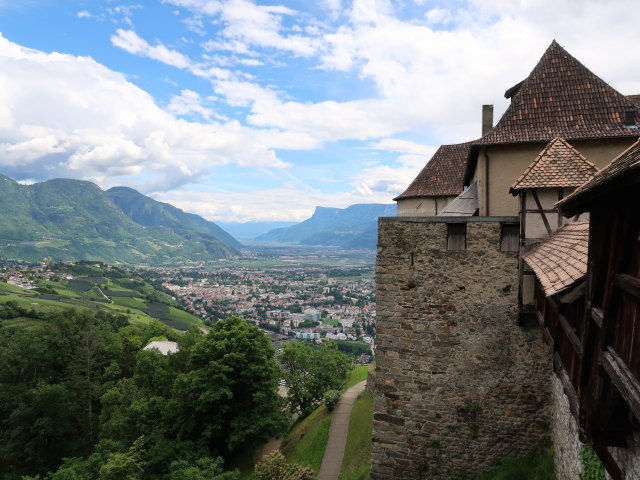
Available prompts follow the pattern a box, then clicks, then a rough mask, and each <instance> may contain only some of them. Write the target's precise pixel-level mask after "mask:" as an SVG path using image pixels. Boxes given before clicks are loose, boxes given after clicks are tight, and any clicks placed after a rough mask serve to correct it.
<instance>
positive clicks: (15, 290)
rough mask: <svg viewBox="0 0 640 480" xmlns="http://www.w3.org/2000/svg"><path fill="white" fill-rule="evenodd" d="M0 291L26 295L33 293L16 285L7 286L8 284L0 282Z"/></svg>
mask: <svg viewBox="0 0 640 480" xmlns="http://www.w3.org/2000/svg"><path fill="white" fill-rule="evenodd" d="M0 290H1V291H3V292H10V293H26V294H31V293H33V291H32V290H27V289H25V288H22V287H17V286H16V285H9V284H8V283H4V282H0Z"/></svg>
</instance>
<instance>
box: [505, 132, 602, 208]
mask: <svg viewBox="0 0 640 480" xmlns="http://www.w3.org/2000/svg"><path fill="white" fill-rule="evenodd" d="M597 172H598V167H596V166H595V165H594V164H593V163H591V162H590V161H588V160H587V159H586V158H584V157H583V156H582V155H581V154H580V152H578V151H577V150H576V149H575V148H573V147H572V146H571V145H569V144H568V143H567V142H566V141H565V140H563V139H562V138H556V139H554V140H552V141H551V142H549V144H548V145H547V146H546V147H545V148H544V150H542V152H540V154H539V155H538V156H537V158H536V159H535V160H534V161H533V163H532V164H531V165H529V167H527V169H526V170H525V171H524V173H523V174H522V175H520V177H519V178H518V179H517V180H516V181H515V182H514V183H513V185H511V188H510V189H509V193H511V194H512V195H517V194H518V192H519V191H520V190H524V189H525V188H554V187H579V186H580V185H582V184H583V183H584V182H586V181H588V180H591V179H592V178H593V176H594V175H595V174H596V173H597Z"/></svg>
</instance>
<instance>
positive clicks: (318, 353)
mask: <svg viewBox="0 0 640 480" xmlns="http://www.w3.org/2000/svg"><path fill="white" fill-rule="evenodd" d="M279 359H280V364H281V365H282V368H283V370H284V379H285V382H286V384H287V388H288V390H289V392H288V395H287V401H288V404H289V407H290V409H291V410H293V411H295V410H300V412H301V413H302V415H303V416H306V415H308V414H309V413H310V412H311V411H312V410H313V409H314V408H315V407H316V406H317V405H318V404H319V403H320V402H322V401H323V396H324V393H325V392H326V391H327V390H340V388H341V387H342V385H344V383H345V381H346V380H347V375H348V373H349V371H350V370H351V368H352V361H351V359H350V358H349V357H348V356H347V355H344V354H342V353H340V352H339V351H338V349H337V348H336V345H335V344H334V343H333V342H323V343H322V345H321V346H320V347H319V348H316V347H312V346H310V345H307V344H305V343H302V342H293V343H289V344H287V345H285V346H284V347H283V352H282V355H280V357H279Z"/></svg>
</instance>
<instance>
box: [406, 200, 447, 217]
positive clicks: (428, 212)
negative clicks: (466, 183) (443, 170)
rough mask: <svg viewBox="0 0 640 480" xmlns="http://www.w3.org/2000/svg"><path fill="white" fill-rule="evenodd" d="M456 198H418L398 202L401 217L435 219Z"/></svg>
mask: <svg viewBox="0 0 640 480" xmlns="http://www.w3.org/2000/svg"><path fill="white" fill-rule="evenodd" d="M454 198H456V197H418V198H406V199H401V200H398V216H399V217H435V216H437V215H439V214H440V212H442V210H444V207H446V206H447V205H448V204H449V203H450V202H451V200H453V199H454Z"/></svg>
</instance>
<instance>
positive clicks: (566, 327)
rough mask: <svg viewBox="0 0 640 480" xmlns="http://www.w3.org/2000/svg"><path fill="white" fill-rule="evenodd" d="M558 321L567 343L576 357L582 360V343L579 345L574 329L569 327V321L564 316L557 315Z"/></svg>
mask: <svg viewBox="0 0 640 480" xmlns="http://www.w3.org/2000/svg"><path fill="white" fill-rule="evenodd" d="M558 320H559V321H560V325H561V326H562V330H564V333H565V335H566V336H567V338H568V339H569V343H571V346H572V347H573V349H574V350H575V352H576V353H577V354H578V357H580V359H582V343H580V339H579V338H578V335H576V331H575V329H574V328H573V327H572V326H571V325H569V320H567V317H565V316H564V315H558Z"/></svg>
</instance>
